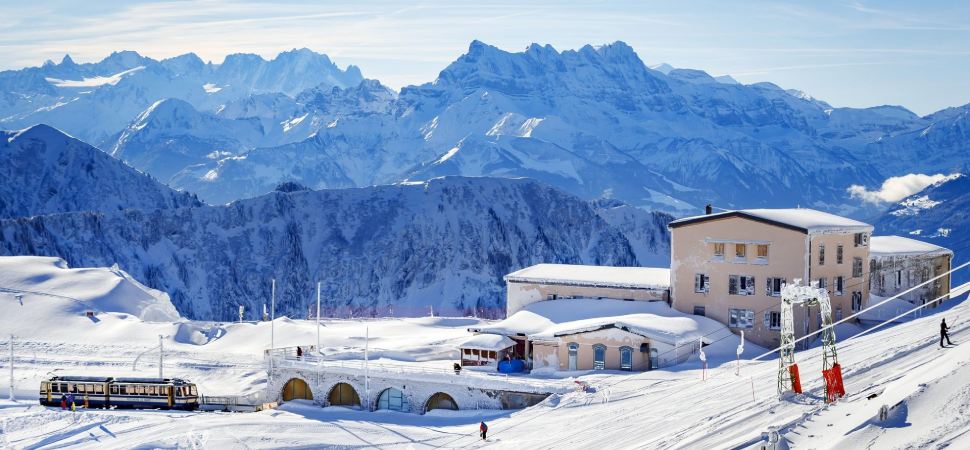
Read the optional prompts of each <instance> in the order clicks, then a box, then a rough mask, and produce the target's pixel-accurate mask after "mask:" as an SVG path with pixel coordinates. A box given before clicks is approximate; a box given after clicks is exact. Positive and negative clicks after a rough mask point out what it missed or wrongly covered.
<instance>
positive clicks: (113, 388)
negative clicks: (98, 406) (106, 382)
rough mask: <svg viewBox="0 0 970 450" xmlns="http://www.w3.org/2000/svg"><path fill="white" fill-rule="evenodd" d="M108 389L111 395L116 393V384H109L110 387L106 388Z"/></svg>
mask: <svg viewBox="0 0 970 450" xmlns="http://www.w3.org/2000/svg"><path fill="white" fill-rule="evenodd" d="M108 389H110V391H111V395H118V386H114V385H112V386H111V387H110V388H108Z"/></svg>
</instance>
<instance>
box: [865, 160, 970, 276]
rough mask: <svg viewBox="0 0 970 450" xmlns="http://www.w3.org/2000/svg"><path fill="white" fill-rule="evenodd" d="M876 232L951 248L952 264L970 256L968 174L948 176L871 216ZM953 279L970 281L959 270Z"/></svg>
mask: <svg viewBox="0 0 970 450" xmlns="http://www.w3.org/2000/svg"><path fill="white" fill-rule="evenodd" d="M872 223H873V226H875V227H876V230H878V231H879V234H886V235H892V234H895V235H899V236H906V237H911V238H913V239H919V240H922V241H926V242H930V243H933V244H936V245H939V246H943V247H946V248H949V249H950V250H953V253H954V255H953V266H954V267H955V266H957V265H958V264H961V263H963V262H966V261H968V260H970V238H968V236H967V233H966V232H967V230H970V177H967V176H966V175H958V176H954V177H949V178H947V179H945V180H943V181H941V182H939V183H936V184H934V185H932V186H929V187H927V188H926V189H925V190H924V191H922V192H920V193H917V194H914V195H912V196H909V197H907V198H905V199H903V200H902V201H900V202H899V203H897V204H895V205H893V206H892V207H890V208H889V209H888V210H887V211H886V212H885V213H884V214H882V215H881V216H879V217H877V218H875V219H874V220H873V221H872ZM953 279H954V283H960V282H964V281H970V275H968V274H967V273H966V272H959V273H956V274H954V276H953Z"/></svg>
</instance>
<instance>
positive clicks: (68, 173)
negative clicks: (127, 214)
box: [0, 125, 201, 218]
mask: <svg viewBox="0 0 970 450" xmlns="http://www.w3.org/2000/svg"><path fill="white" fill-rule="evenodd" d="M0 179H2V180H3V181H2V182H0V218H10V217H25V216H35V215H41V214H52V213H59V212H68V211H117V210H120V209H126V208H134V209H142V210H153V209H167V208H177V207H183V206H199V205H200V204H201V202H199V201H198V199H196V198H195V197H194V196H192V195H190V194H187V193H180V192H175V191H173V190H172V189H171V188H169V187H167V186H165V185H163V184H161V183H159V182H157V181H155V180H153V179H152V178H151V177H149V176H148V175H145V174H143V173H139V172H138V171H136V170H135V169H132V168H131V167H129V166H127V165H125V163H123V162H121V161H118V160H117V159H114V158H112V157H111V156H109V155H107V154H105V153H104V152H102V151H101V150H98V149H96V148H94V147H92V146H90V145H88V144H85V143H84V142H81V141H79V140H77V139H74V138H73V137H71V136H68V135H66V134H64V133H61V132H60V131H58V130H56V129H54V128H51V127H49V126H46V125H36V126H33V127H30V128H28V129H25V130H21V131H16V132H13V131H0Z"/></svg>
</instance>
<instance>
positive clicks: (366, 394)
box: [11, 326, 370, 410]
mask: <svg viewBox="0 0 970 450" xmlns="http://www.w3.org/2000/svg"><path fill="white" fill-rule="evenodd" d="M369 349H370V326H366V327H364V399H365V401H366V402H367V406H366V408H367V409H368V410H370V371H369V370H368V369H369V368H368V364H367V362H368V355H367V353H368V350H369ZM11 361H12V360H11Z"/></svg>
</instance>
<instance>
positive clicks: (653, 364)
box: [650, 347, 660, 369]
mask: <svg viewBox="0 0 970 450" xmlns="http://www.w3.org/2000/svg"><path fill="white" fill-rule="evenodd" d="M658 356H659V355H658V353H657V349H656V348H653V347H651V348H650V368H651V369H656V368H657V367H660V361H658Z"/></svg>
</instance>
